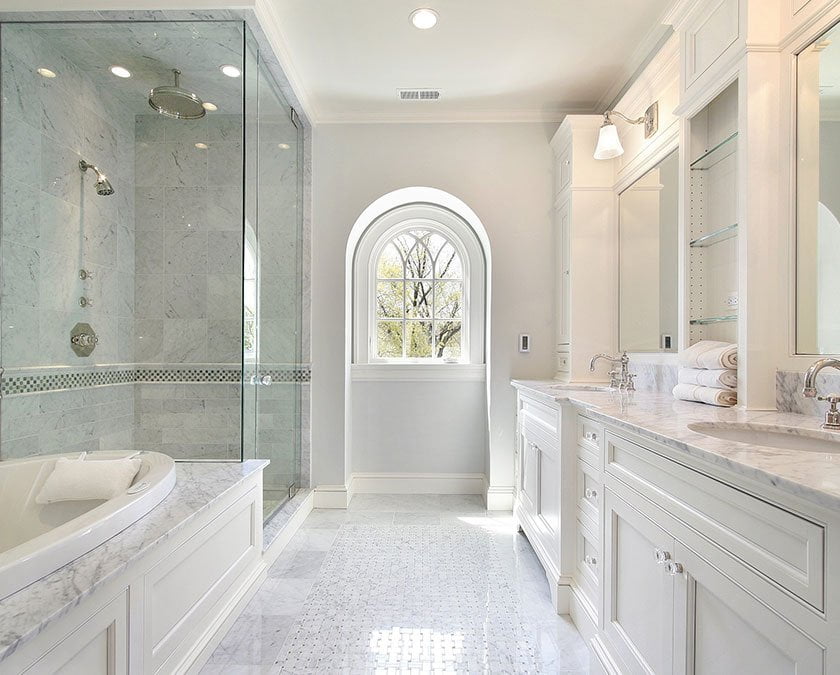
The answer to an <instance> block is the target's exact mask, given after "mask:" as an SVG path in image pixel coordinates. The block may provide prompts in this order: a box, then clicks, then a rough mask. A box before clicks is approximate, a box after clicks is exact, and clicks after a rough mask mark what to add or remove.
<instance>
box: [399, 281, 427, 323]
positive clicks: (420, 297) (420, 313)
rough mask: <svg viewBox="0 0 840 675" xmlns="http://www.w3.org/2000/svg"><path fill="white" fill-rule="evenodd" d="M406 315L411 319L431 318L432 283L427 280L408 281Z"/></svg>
mask: <svg viewBox="0 0 840 675" xmlns="http://www.w3.org/2000/svg"><path fill="white" fill-rule="evenodd" d="M405 315H406V317H407V318H409V319H427V318H431V316H432V284H430V283H428V282H426V281H407V282H406V285H405Z"/></svg>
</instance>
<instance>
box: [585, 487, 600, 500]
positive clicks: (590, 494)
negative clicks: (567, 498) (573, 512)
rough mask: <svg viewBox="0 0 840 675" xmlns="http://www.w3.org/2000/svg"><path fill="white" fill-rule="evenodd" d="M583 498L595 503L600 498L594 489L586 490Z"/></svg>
mask: <svg viewBox="0 0 840 675" xmlns="http://www.w3.org/2000/svg"><path fill="white" fill-rule="evenodd" d="M583 496H584V497H586V498H587V499H588V500H589V501H591V502H594V501H595V500H596V499H597V498H598V492H597V490H593V489H592V488H586V489H585V490H584V491H583Z"/></svg>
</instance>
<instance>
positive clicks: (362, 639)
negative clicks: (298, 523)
mask: <svg viewBox="0 0 840 675" xmlns="http://www.w3.org/2000/svg"><path fill="white" fill-rule="evenodd" d="M588 669H589V656H588V651H587V649H586V645H585V643H584V641H583V640H582V638H581V637H580V635H579V634H578V632H577V630H576V629H575V627H574V625H573V624H572V622H571V620H570V619H569V617H564V616H557V615H556V614H555V612H554V609H553V607H552V605H551V598H550V594H549V586H548V581H547V580H546V577H545V574H544V572H543V570H542V567H541V566H540V564H539V561H538V560H537V557H536V555H535V554H534V551H533V549H532V548H531V546H530V544H529V543H528V540H527V539H526V538H525V537H524V536H523V535H522V534H521V533H519V532H518V531H517V528H516V524H515V522H514V521H513V518H512V517H511V516H510V514H507V515H504V514H498V513H493V514H490V513H487V512H485V511H484V507H483V505H482V503H481V501H480V498H479V499H475V498H474V497H473V496H469V495H465V496H459V495H357V496H356V497H355V498H354V500H353V502H352V504H351V508H350V509H349V510H348V511H346V512H344V511H332V510H315V511H313V512H312V513H311V514H310V516H309V517H308V518H307V520H306V521H305V522H304V524H303V526H302V527H301V529H300V530H299V531H298V532H297V533H296V534H295V536H294V537H293V538H292V540H291V542H290V543H289V545H288V547H287V548H286V550H285V551H283V552H282V553H281V555H280V556H279V557H278V558H277V560H276V561H275V563H274V564H273V565H272V567H271V569H270V570H269V573H268V578H267V579H266V580H265V581H264V582H263V584H262V586H261V587H260V589H259V590H258V591H257V593H256V594H255V596H254V598H253V599H252V600H251V602H250V603H249V604H248V606H247V607H246V608H245V610H244V612H243V613H242V615H241V616H240V617H239V618H238V619H237V621H236V622H235V624H234V625H233V627H232V628H231V629H230V631H229V632H228V634H227V635H226V636H225V638H224V639H223V640H222V642H221V643H220V644H219V647H218V648H217V649H216V651H215V652H214V654H213V655H212V657H211V659H210V661H209V662H208V664H207V665H206V666H205V667H204V669H203V670H202V671H201V675H217V674H221V673H225V675H228V674H231V675H238V674H240V673H241V674H244V675H252V674H255V673H261V674H263V673H271V674H273V675H274V674H278V673H293V674H301V675H302V674H304V673H350V674H355V673H377V672H382V673H403V672H452V673H569V674H571V673H581V674H582V673H585V672H588Z"/></svg>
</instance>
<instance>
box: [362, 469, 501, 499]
mask: <svg viewBox="0 0 840 675" xmlns="http://www.w3.org/2000/svg"><path fill="white" fill-rule="evenodd" d="M484 483H485V478H484V474H482V473H354V474H353V475H352V476H351V477H350V490H349V492H350V494H351V496H352V495H354V494H402V495H421V494H435V495H481V494H484Z"/></svg>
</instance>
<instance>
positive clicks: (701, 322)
mask: <svg viewBox="0 0 840 675" xmlns="http://www.w3.org/2000/svg"><path fill="white" fill-rule="evenodd" d="M737 320H738V315H737V314H732V315H730V316H707V317H704V318H702V319H692V320H691V321H689V323H690V324H691V325H692V326H708V325H709V324H712V323H727V322H729V321H737Z"/></svg>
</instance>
